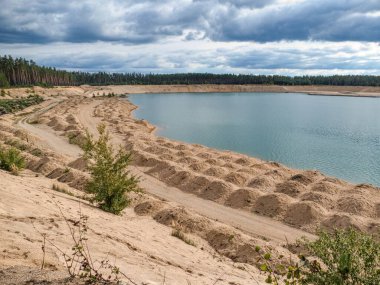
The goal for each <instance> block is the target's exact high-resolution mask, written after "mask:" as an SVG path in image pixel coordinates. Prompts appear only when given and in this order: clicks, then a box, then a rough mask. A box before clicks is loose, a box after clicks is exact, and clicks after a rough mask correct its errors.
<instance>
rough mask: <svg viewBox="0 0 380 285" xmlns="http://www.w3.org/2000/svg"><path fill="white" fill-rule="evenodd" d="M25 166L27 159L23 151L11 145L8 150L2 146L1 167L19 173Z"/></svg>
mask: <svg viewBox="0 0 380 285" xmlns="http://www.w3.org/2000/svg"><path fill="white" fill-rule="evenodd" d="M24 167H25V159H24V158H23V157H22V156H21V152H20V151H19V150H18V149H16V148H14V147H11V148H9V149H7V150H5V149H2V148H0V168H1V169H3V170H6V171H10V172H12V173H13V174H15V175H17V174H18V173H19V171H20V170H22V169H23V168H24Z"/></svg>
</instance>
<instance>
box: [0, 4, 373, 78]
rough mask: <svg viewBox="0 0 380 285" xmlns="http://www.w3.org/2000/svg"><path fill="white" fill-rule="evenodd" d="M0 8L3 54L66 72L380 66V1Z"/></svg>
mask: <svg viewBox="0 0 380 285" xmlns="http://www.w3.org/2000/svg"><path fill="white" fill-rule="evenodd" d="M0 7H1V9H0V51H1V53H2V54H4V53H6V54H12V55H18V56H24V57H29V58H33V59H35V60H37V62H38V63H40V64H46V65H55V66H58V67H64V68H71V69H84V70H91V71H92V70H110V71H127V70H132V69H137V70H141V71H148V72H149V71H152V72H176V71H180V72H186V71H211V72H244V73H260V72H262V73H286V74H302V73H313V74H314V73H318V72H319V73H326V72H327V73H332V72H335V73H354V72H357V73H376V74H378V73H379V70H380V63H379V62H380V59H379V57H380V53H379V51H380V50H379V45H378V42H379V41H380V1H379V0H335V1H331V0H139V1H133V0H107V1H100V0H81V1H75V0H65V1H61V0H28V1H27V0H18V1H8V0H0ZM62 47H64V49H62Z"/></svg>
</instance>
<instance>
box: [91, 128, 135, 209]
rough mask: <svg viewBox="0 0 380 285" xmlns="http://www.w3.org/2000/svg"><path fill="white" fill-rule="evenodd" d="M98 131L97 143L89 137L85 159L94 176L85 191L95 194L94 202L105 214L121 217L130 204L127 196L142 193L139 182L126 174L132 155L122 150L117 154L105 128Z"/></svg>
mask: <svg viewBox="0 0 380 285" xmlns="http://www.w3.org/2000/svg"><path fill="white" fill-rule="evenodd" d="M98 131H99V138H98V139H97V140H94V139H93V136H92V135H90V134H89V133H88V132H87V135H86V143H85V145H84V150H85V155H84V158H85V159H86V160H87V161H88V164H89V170H90V173H91V179H90V181H89V182H88V184H87V185H86V190H87V191H88V192H90V193H93V194H94V201H96V202H98V203H99V205H100V207H101V208H102V209H103V210H105V211H107V212H111V213H114V214H119V213H120V212H121V211H122V210H123V209H124V208H125V207H126V206H127V205H128V204H129V199H128V197H127V193H128V192H131V191H134V192H137V191H139V190H140V189H139V187H138V185H137V183H138V179H137V178H136V177H135V176H133V175H131V174H130V173H129V172H128V171H127V170H126V167H127V166H128V164H129V163H130V159H131V154H130V153H128V152H126V151H125V150H124V149H122V148H121V147H120V148H119V150H118V151H117V152H115V151H114V149H113V147H112V145H111V143H110V138H109V134H108V132H107V131H106V127H105V125H104V124H101V125H99V126H98Z"/></svg>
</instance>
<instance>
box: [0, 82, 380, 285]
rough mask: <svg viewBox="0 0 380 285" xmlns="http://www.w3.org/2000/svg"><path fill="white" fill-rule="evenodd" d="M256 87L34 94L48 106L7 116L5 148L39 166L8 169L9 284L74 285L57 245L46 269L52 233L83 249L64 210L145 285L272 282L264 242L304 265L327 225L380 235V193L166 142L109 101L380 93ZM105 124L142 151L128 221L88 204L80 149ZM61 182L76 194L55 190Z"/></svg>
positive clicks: (4, 256)
mask: <svg viewBox="0 0 380 285" xmlns="http://www.w3.org/2000/svg"><path fill="white" fill-rule="evenodd" d="M252 88H253V87H252V86H240V87H239V86H223V85H222V86H177V87H172V86H159V87H157V86H156V87H155V86H107V87H89V86H81V87H70V88H49V89H43V88H38V87H36V88H34V89H33V90H34V92H35V93H36V94H39V95H41V96H43V97H45V98H46V100H45V102H43V103H42V104H40V105H39V106H32V107H29V108H28V109H25V110H23V111H21V112H19V113H18V114H12V115H5V116H2V117H1V118H0V142H1V144H2V145H3V146H4V147H9V146H11V145H13V146H16V147H18V148H20V149H22V150H23V155H24V156H25V157H26V159H27V170H25V171H24V172H22V173H21V174H20V176H12V175H10V174H8V173H6V172H2V171H1V172H0V217H1V219H0V223H1V227H0V231H1V234H0V239H1V242H0V267H1V271H0V284H45V283H43V282H45V281H46V280H50V281H54V283H53V284H70V283H66V281H65V277H67V274H66V272H65V269H64V266H63V265H64V261H63V257H62V255H61V254H60V253H59V251H58V250H57V249H56V248H54V247H53V246H47V252H46V265H47V266H45V268H47V269H45V270H43V271H41V270H39V267H40V265H41V261H42V251H41V245H42V241H43V238H42V235H41V233H43V234H46V235H47V236H48V237H49V238H50V239H51V240H52V241H53V242H54V244H56V245H57V246H59V248H62V249H65V250H68V249H70V248H71V246H72V241H71V240H70V238H69V229H68V227H67V225H66V224H65V220H64V219H63V217H62V215H61V212H60V210H59V209H61V210H62V212H63V213H65V216H66V218H68V219H70V220H72V221H75V220H77V219H78V215H79V214H78V211H81V212H83V213H85V215H87V216H89V228H90V230H89V234H88V237H89V246H90V247H91V252H92V254H93V256H94V258H95V259H102V258H104V257H105V256H109V257H112V258H111V259H112V261H114V262H115V263H116V265H117V266H119V267H120V269H121V270H122V271H123V272H124V273H126V274H127V275H128V276H129V277H130V278H131V279H132V280H133V281H134V282H136V283H137V284H215V282H217V283H216V284H262V283H263V282H264V281H263V280H264V279H265V276H263V275H262V274H260V272H259V270H258V269H257V267H258V265H259V262H258V254H257V253H256V252H255V247H256V246H260V247H261V248H264V249H265V250H268V251H270V252H272V255H273V259H274V260H276V259H277V258H280V257H281V256H286V257H289V258H292V259H293V260H296V258H297V257H296V255H295V254H294V253H292V252H291V251H289V250H288V248H293V247H290V246H289V245H290V244H292V243H294V242H296V240H297V239H298V238H300V237H302V236H306V237H307V238H309V239H313V238H314V237H315V236H314V234H315V232H316V230H318V229H320V228H322V229H327V230H331V229H333V228H345V227H349V226H352V227H355V228H357V229H359V230H361V231H364V232H368V233H373V234H377V233H378V232H379V230H380V192H379V189H378V188H376V187H373V186H371V185H366V184H360V185H354V184H351V183H348V182H345V181H341V180H339V179H336V178H333V177H327V176H325V175H323V174H322V173H319V172H318V171H311V170H306V171H304V170H296V169H290V168H287V167H285V166H283V165H281V164H279V163H277V162H270V161H262V160H259V159H256V158H252V157H248V156H245V155H241V154H238V153H233V152H229V151H219V150H215V149H210V148H207V147H205V146H202V145H194V144H187V143H183V142H178V141H173V140H169V139H167V138H163V137H158V136H157V135H155V133H154V130H155V127H154V126H152V125H150V124H149V122H146V121H144V120H136V119H135V118H134V117H133V110H134V109H136V107H137V106H134V105H133V104H131V103H130V102H129V101H128V100H127V99H120V98H108V97H97V95H102V94H103V93H105V94H108V93H110V92H114V93H116V94H125V93H145V92H181V91H183V92H200V91H213V92H229V91H267V92H307V93H313V92H318V93H324V92H326V93H325V94H330V95H349V96H377V95H378V94H379V93H380V92H379V91H380V90H377V89H378V88H364V87H351V88H341V89H339V88H332V89H331V88H330V89H328V88H327V87H323V86H322V87H318V88H317V87H302V86H300V87H298V86H297V87H291V88H290V87H288V88H286V89H284V88H285V87H280V86H261V87H260V86H256V89H255V90H251V89H252ZM281 88H282V91H279V90H277V89H281ZM289 88H290V89H291V90H289ZM10 92H11V97H22V96H27V95H28V94H29V93H30V92H31V90H30V89H22V88H20V89H10ZM94 95H95V96H96V97H95V98H93V96H94ZM284 96H286V95H284ZM99 123H105V124H106V125H107V128H108V130H109V131H110V134H111V137H112V142H113V144H114V145H115V146H117V145H121V146H122V147H124V148H127V149H128V150H130V151H131V152H132V154H133V165H131V166H130V171H131V172H132V173H133V174H136V175H138V176H139V177H140V180H141V182H140V186H141V187H142V189H143V192H142V193H139V194H134V195H133V197H132V203H131V206H130V207H129V208H127V209H126V210H125V211H124V212H123V215H121V216H114V215H111V214H108V213H105V212H103V211H101V210H99V209H97V208H96V207H94V206H92V205H91V204H89V203H88V202H87V201H86V200H84V199H83V198H84V196H85V195H86V194H85V193H84V192H83V188H84V185H85V183H86V180H87V179H88V177H89V174H88V173H87V172H86V165H85V162H84V160H83V159H82V158H81V153H82V151H81V149H80V148H79V147H78V146H77V144H80V142H81V141H83V139H84V133H85V130H88V131H89V132H90V133H92V134H94V135H96V133H97V132H96V127H97V125H98V124H99ZM53 184H56V185H59V186H60V187H61V188H63V189H65V191H64V192H65V193H61V192H57V191H54V190H52V186H53ZM69 194H70V195H69ZM57 205H58V206H57ZM173 229H180V230H181V231H183V232H184V233H185V234H186V236H187V237H188V238H189V239H190V240H192V241H193V243H194V245H195V246H194V245H190V244H187V243H185V242H184V241H183V240H180V239H178V238H176V237H173V236H172V235H171V233H172V231H173ZM12 280H13V281H12ZM31 280H32V281H31ZM44 280H45V281H44ZM27 282H32V283H27ZM33 282H34V283H33ZM163 282H164V283H163ZM126 284H129V283H128V282H127V281H126ZM263 284H264V283H263Z"/></svg>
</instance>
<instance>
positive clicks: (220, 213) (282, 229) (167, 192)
mask: <svg viewBox="0 0 380 285" xmlns="http://www.w3.org/2000/svg"><path fill="white" fill-rule="evenodd" d="M100 103H101V102H100V101H94V102H92V103H90V104H86V105H82V106H81V107H80V110H81V112H80V114H79V115H78V119H79V122H80V123H81V124H82V125H83V126H84V127H85V128H87V129H88V130H89V132H90V133H92V134H93V135H95V134H97V129H96V127H97V125H98V124H99V123H100V120H99V119H98V118H95V117H94V116H93V110H94V108H95V107H96V106H98V105H99V104H100ZM112 139H113V142H114V143H115V144H121V143H123V140H122V138H121V137H120V136H118V135H113V136H112ZM131 172H132V173H133V174H135V175H138V176H139V177H140V178H141V181H140V185H141V186H142V187H143V188H144V189H145V191H146V192H148V193H150V194H153V195H155V196H157V197H159V198H162V199H165V200H168V201H172V202H176V203H178V204H180V205H183V206H185V207H186V208H189V209H192V210H194V211H195V212H197V213H199V214H201V215H204V216H206V217H208V218H211V219H215V220H218V221H221V222H223V223H225V224H228V225H231V226H234V227H236V228H239V229H241V230H243V231H246V232H248V233H250V234H253V235H258V236H262V237H267V238H269V239H271V240H274V241H277V242H286V241H290V242H293V241H295V240H296V239H298V238H300V237H301V236H307V237H308V238H313V235H311V234H309V233H306V232H304V231H302V230H298V229H295V228H292V227H289V226H287V225H285V224H282V223H280V222H278V221H275V220H273V219H270V218H267V217H263V216H259V215H255V214H253V213H248V212H245V211H241V210H237V209H233V208H230V207H226V206H223V205H220V204H218V203H215V202H213V201H209V200H205V199H202V198H199V197H197V196H195V195H192V194H188V193H184V192H183V191H181V190H178V189H177V188H175V187H170V186H168V185H166V184H165V183H163V182H161V181H159V180H158V179H156V178H154V177H152V176H150V175H147V174H145V173H144V172H142V171H141V170H139V168H138V167H131Z"/></svg>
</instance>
